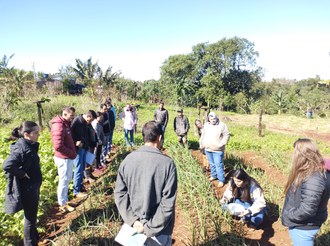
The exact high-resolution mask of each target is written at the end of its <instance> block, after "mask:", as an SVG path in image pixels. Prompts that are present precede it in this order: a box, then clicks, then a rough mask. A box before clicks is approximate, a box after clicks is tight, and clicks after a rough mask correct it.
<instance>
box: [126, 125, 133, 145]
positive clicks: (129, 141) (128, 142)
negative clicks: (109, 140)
mask: <svg viewBox="0 0 330 246" xmlns="http://www.w3.org/2000/svg"><path fill="white" fill-rule="evenodd" d="M124 131H125V141H126V145H127V146H133V145H134V129H132V130H128V129H124ZM128 134H129V138H130V139H129V140H128Z"/></svg>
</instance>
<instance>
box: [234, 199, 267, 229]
mask: <svg viewBox="0 0 330 246" xmlns="http://www.w3.org/2000/svg"><path fill="white" fill-rule="evenodd" d="M234 202H235V203H238V204H240V205H242V206H243V207H244V208H245V209H248V208H249V207H251V205H252V204H251V203H248V202H243V201H241V200H240V199H235V201H234ZM265 213H266V208H264V209H263V210H261V211H260V212H259V213H257V214H254V215H251V214H249V215H245V216H244V218H243V220H245V221H247V222H248V223H249V224H250V225H253V226H255V227H258V226H259V225H260V224H261V223H262V222H263V221H264V217H265Z"/></svg>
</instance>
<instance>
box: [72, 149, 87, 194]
mask: <svg viewBox="0 0 330 246" xmlns="http://www.w3.org/2000/svg"><path fill="white" fill-rule="evenodd" d="M85 162H86V150H85V149H82V148H80V149H79V150H78V153H77V157H76V159H74V161H73V164H74V176H73V194H74V195H77V194H78V193H79V192H80V190H81V187H82V184H83V176H84V170H85Z"/></svg>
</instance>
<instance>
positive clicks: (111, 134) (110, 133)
mask: <svg viewBox="0 0 330 246" xmlns="http://www.w3.org/2000/svg"><path fill="white" fill-rule="evenodd" d="M112 138H113V130H112V131H110V132H109V141H108V142H109V144H110V149H111V145H112ZM109 151H110V150H109Z"/></svg>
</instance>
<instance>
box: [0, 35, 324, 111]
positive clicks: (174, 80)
mask: <svg viewBox="0 0 330 246" xmlns="http://www.w3.org/2000/svg"><path fill="white" fill-rule="evenodd" d="M258 56H259V53H258V52H257V51H256V50H255V47H254V43H253V42H251V41H249V40H247V39H245V38H239V37H233V38H223V39H221V40H220V41H218V42H215V43H199V44H196V45H194V46H193V47H192V50H191V52H190V53H188V54H178V55H173V56H170V57H168V58H167V59H166V60H165V61H164V63H163V64H162V66H161V67H160V79H159V80H146V81H143V82H142V81H135V80H131V79H127V78H125V77H124V76H123V75H122V74H121V72H120V71H113V69H112V67H111V66H109V67H108V68H107V69H106V70H105V71H103V70H102V69H101V68H100V66H99V65H98V63H97V62H96V63H94V62H93V61H92V57H90V58H88V59H87V60H86V61H84V60H81V59H78V58H76V59H75V65H67V66H62V67H61V68H60V69H59V71H58V73H56V74H51V75H49V78H51V77H59V78H61V80H62V81H63V86H62V87H61V88H60V89H59V90H58V91H57V93H67V92H68V88H69V87H68V86H69V85H70V83H71V82H70V81H71V79H72V78H74V79H75V80H76V81H78V82H80V83H81V84H83V85H84V86H86V88H85V91H86V93H90V95H91V96H92V97H96V96H98V95H99V93H106V94H112V95H113V97H117V99H118V100H119V101H121V100H140V101H144V102H156V101H157V100H164V101H168V102H169V103H173V104H177V105H178V106H190V107H201V106H206V107H209V108H211V107H212V108H218V109H220V110H225V111H234V112H240V113H259V112H260V110H262V111H263V112H264V113H267V114H282V113H291V114H296V115H301V114H305V113H306V111H313V112H315V113H317V114H318V115H320V116H327V114H329V111H330V98H329V96H328V95H329V92H330V80H321V78H320V77H319V76H315V78H307V79H304V80H300V81H296V80H287V79H285V78H282V79H273V80H272V81H268V82H263V81H262V76H263V69H262V67H259V66H258V65H257V62H256V60H257V58H258ZM11 58H12V55H11V56H9V57H7V56H6V55H4V57H3V59H2V60H1V61H0V87H1V95H0V96H1V99H0V100H2V103H3V105H5V107H6V109H7V110H9V109H10V107H14V106H15V105H17V104H18V103H19V101H20V99H21V98H22V97H24V93H26V92H27V91H28V90H27V89H26V88H30V89H32V90H38V88H36V86H35V80H36V77H42V76H41V74H40V73H39V74H35V73H34V72H33V71H24V70H20V69H16V68H14V67H10V66H9V61H10V59H11ZM39 89H40V88H39Z"/></svg>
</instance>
